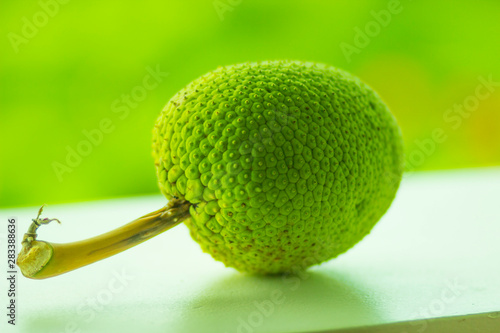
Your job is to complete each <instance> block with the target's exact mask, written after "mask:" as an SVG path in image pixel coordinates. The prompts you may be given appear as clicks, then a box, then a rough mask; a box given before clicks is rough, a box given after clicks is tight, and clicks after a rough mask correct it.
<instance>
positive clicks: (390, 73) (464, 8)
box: [0, 0, 500, 206]
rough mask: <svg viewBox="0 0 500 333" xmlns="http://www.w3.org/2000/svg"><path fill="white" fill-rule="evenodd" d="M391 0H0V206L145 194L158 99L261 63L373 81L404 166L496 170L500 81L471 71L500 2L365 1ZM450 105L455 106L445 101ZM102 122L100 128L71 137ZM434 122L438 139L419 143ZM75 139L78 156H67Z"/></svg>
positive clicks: (492, 61) (485, 58) (486, 55)
mask: <svg viewBox="0 0 500 333" xmlns="http://www.w3.org/2000/svg"><path fill="white" fill-rule="evenodd" d="M61 1H62V0H61ZM390 6H392V4H391V1H296V0H283V1H270V0H258V1H254V0H240V1H238V0H220V1H218V0H217V1H212V0H208V1H202V0H200V1H181V0H177V1H124V0H122V1H90V0H89V1H69V2H67V3H65V4H58V5H54V2H53V1H52V0H42V1H41V2H38V1H22V2H20V1H13V0H9V1H2V4H1V12H0V27H1V33H2V36H4V38H2V42H1V47H2V50H1V58H0V60H1V63H0V74H1V79H0V80H1V89H0V112H1V116H0V117H1V118H0V124H1V130H0V132H1V133H0V136H1V137H0V139H1V141H0V142H1V143H0V147H1V148H0V151H1V152H2V154H1V155H0V175H1V176H0V206H25V205H39V204H41V203H48V204H50V203H57V202H73V201H82V200H93V199H100V198H107V197H118V196H129V195H137V194H145V193H159V191H158V189H157V183H156V176H155V171H154V167H153V161H152V157H151V129H152V127H153V124H154V122H155V119H156V117H157V115H158V113H159V112H160V110H161V109H162V107H163V106H164V105H165V104H166V102H167V101H168V100H169V98H170V97H171V96H172V95H173V94H174V93H175V92H176V91H178V90H179V89H181V88H182V87H183V86H184V85H186V84H187V83H189V82H190V81H191V80H193V79H195V78H196V77H198V76H200V75H202V74H204V73H205V72H207V71H209V70H212V69H215V68H216V67H217V66H220V65H228V64H233V63H238V62H245V61H257V60H267V59H298V60H309V61H319V62H324V63H328V64H332V65H335V66H337V67H340V68H343V69H345V70H347V71H350V72H352V73H354V74H355V75H357V76H359V77H360V78H362V79H363V80H364V81H365V82H367V83H368V84H370V85H371V86H372V87H374V88H375V89H376V90H377V91H378V92H379V94H380V95H381V96H382V97H383V99H384V100H385V101H386V102H387V104H388V105H389V107H390V108H391V110H392V112H393V113H394V114H395V115H396V117H397V119H398V121H399V123H400V125H401V128H402V130H403V134H404V139H405V142H406V152H407V155H408V156H412V161H410V163H408V167H407V168H408V169H409V170H410V171H414V170H417V171H418V170H429V169H452V168H468V167H479V166H491V165H499V164H500V87H499V86H495V87H493V88H492V87H490V89H491V91H489V90H485V87H483V88H480V86H481V85H482V84H481V81H480V80H479V79H478V77H483V78H484V79H485V80H488V78H492V80H493V81H495V82H500V61H499V59H500V58H499V55H500V42H499V41H500V20H499V17H500V2H499V1H496V0H491V1H486V0H482V1H479V0H475V1H472V0H469V1H457V0H453V1H452V0H448V1H430V0H425V1H424V0H418V1H410V0H401V1H400V5H399V6H396V7H394V8H397V9H398V10H397V11H398V12H397V13H393V14H391V17H390V18H389V19H387V17H384V16H383V15H382V17H383V18H384V19H385V21H384V22H382V21H379V22H382V23H384V24H381V23H378V21H376V18H375V16H377V15H376V14H375V15H374V14H373V12H372V11H375V13H380V11H388V10H389V8H390ZM391 8H392V7H391ZM44 13H45V14H44ZM379 15H381V14H379ZM377 27H378V29H377ZM365 29H368V32H369V34H370V35H371V36H368V37H367V38H364V39H363V38H362V37H360V33H359V31H365ZM370 29H371V30H370ZM346 45H350V46H346ZM348 47H351V48H350V49H349V50H350V51H351V52H352V54H348V53H346V50H347V48H348ZM352 47H355V48H356V50H355V51H353V48H352ZM148 68H149V70H148ZM151 70H153V71H154V70H159V71H161V72H162V73H163V74H162V75H163V76H160V77H159V79H158V80H157V81H154V80H152V78H151V77H149V76H148V75H150V74H149V71H151ZM164 73H168V75H166V74H164ZM143 80H147V84H149V85H148V87H150V86H151V85H154V84H155V83H157V84H156V87H154V88H152V89H150V90H144V89H143V88H141V86H143V84H144V83H143ZM478 87H479V88H478ZM150 88H151V87H150ZM476 89H483V90H482V91H481V92H482V95H481V96H483V97H482V98H481V99H476V100H475V101H477V102H478V103H476V104H474V102H475V101H474V98H475V97H474V96H475V94H476ZM145 91H146V94H145V95H144V94H143V95H140V93H141V92H142V93H144V92H145ZM485 92H488V94H487V96H486V97H485V96H484V95H485ZM131 93H135V94H136V95H135V96H136V99H135V100H134V97H131V100H130V102H129V104H128V106H127V104H126V103H127V102H126V101H125V100H122V98H124V96H125V95H130V94H131ZM125 98H126V97H125ZM464 102H465V103H469V104H466V105H468V107H469V110H468V111H467V112H465V111H464V113H462V114H460V113H457V112H455V111H452V110H451V111H448V110H450V109H451V108H453V107H454V105H458V106H460V105H463V104H464ZM471 103H472V104H471ZM471 105H472V106H471ZM103 119H108V120H104V122H105V123H106V122H108V123H107V127H110V128H111V129H109V128H108V132H107V133H104V134H103V135H102V139H101V138H99V135H97V134H96V135H95V136H94V139H95V140H96V144H92V145H91V146H90V147H89V146H85V145H86V144H85V143H82V142H84V141H86V140H87V138H86V136H85V131H90V132H91V133H94V134H95V131H93V130H95V129H99V128H100V126H101V123H102V122H103ZM105 127H106V126H105ZM436 128H437V129H441V130H442V131H443V132H444V133H445V135H446V140H445V141H444V142H442V143H435V144H431V143H429V141H428V140H429V139H430V138H432V133H433V131H434V130H435V129H436ZM92 131H93V132H92ZM419 142H420V145H419V144H418V143H419ZM78 147H80V148H81V149H87V150H88V154H87V156H83V157H82V158H81V160H80V161H78V160H75V159H73V160H70V161H71V162H72V165H73V166H68V164H67V161H66V159H67V155H68V149H70V150H71V149H74V150H77V149H78ZM58 163H59V164H58ZM61 165H66V169H61ZM57 170H59V171H57Z"/></svg>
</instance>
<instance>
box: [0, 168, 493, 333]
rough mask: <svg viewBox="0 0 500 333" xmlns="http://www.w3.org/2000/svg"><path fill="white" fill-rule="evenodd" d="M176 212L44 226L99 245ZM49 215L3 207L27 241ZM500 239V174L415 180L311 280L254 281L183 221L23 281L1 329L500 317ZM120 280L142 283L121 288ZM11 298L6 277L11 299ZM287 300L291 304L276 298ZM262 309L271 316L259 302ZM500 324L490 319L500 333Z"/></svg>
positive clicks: (106, 213) (97, 215)
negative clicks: (34, 222)
mask: <svg viewBox="0 0 500 333" xmlns="http://www.w3.org/2000/svg"><path fill="white" fill-rule="evenodd" d="M164 204H165V200H164V199H163V198H162V197H161V196H147V197H139V198H131V199H119V200H108V201H100V202H90V203H79V204H71V205H51V206H47V207H46V208H45V212H44V215H43V216H44V217H57V218H59V219H61V221H62V222H63V224H62V225H61V226H59V225H57V224H53V225H49V226H44V227H43V228H41V230H40V232H39V239H40V240H47V241H51V242H69V241H74V240H78V239H83V238H87V237H90V236H93V235H97V234H99V233H102V232H105V231H108V230H110V229H113V228H115V227H118V226H120V225H122V224H123V223H125V222H128V221H130V220H132V219H134V218H136V217H139V216H141V215H144V214H146V213H148V212H150V211H153V210H155V209H157V208H159V207H161V206H163V205H164ZM37 210H38V207H32V208H29V209H28V208H23V209H10V210H0V218H1V221H2V225H4V226H5V223H6V221H7V217H8V216H17V217H18V218H19V222H18V229H19V230H18V238H19V241H20V240H21V238H22V234H23V233H24V231H25V230H26V229H27V227H28V225H29V224H30V220H31V219H32V218H34V217H35V216H36V212H37ZM5 231H6V227H2V229H1V231H0V232H1V233H3V236H4V237H5ZM499 240H500V168H492V169H483V170H467V171H453V172H433V173H427V174H424V173H420V174H410V175H407V176H406V177H405V179H404V181H403V184H402V186H401V188H400V190H399V193H398V196H397V198H396V200H395V202H394V203H393V205H392V207H391V209H390V211H389V212H388V213H387V214H386V215H385V216H384V217H383V219H382V220H381V221H380V222H379V223H378V224H377V226H376V227H375V228H374V230H373V231H372V233H371V234H370V235H368V236H367V237H366V238H365V239H364V240H363V241H362V242H361V243H359V244H358V245H356V246H355V247H354V248H353V249H351V250H350V251H348V252H347V253H346V254H344V255H342V256H340V257H339V258H337V259H334V260H332V261H330V262H328V263H325V264H323V265H321V266H317V267H315V268H313V269H311V270H309V273H308V275H307V276H303V277H295V278H288V279H282V278H276V277H274V278H273V277H254V276H246V275H242V274H240V273H238V272H236V271H234V270H233V269H230V268H225V267H224V266H223V265H222V264H221V263H219V262H216V261H214V260H213V259H212V258H211V257H210V256H209V255H207V254H204V253H202V252H201V249H200V248H199V246H198V244H196V243H195V242H194V241H193V240H191V238H190V237H189V234H188V231H187V228H186V227H185V226H184V225H181V226H179V227H176V228H174V229H172V230H171V231H167V232H166V233H165V234H162V235H160V236H158V237H156V238H154V239H152V240H150V241H148V242H146V243H144V244H141V245H139V246H137V247H136V248H134V249H131V250H129V251H126V252H124V253H122V254H119V255H117V256H115V257H111V258H109V259H106V260H104V261H101V262H99V263H96V264H94V265H91V266H88V267H85V268H83V269H80V270H77V271H74V272H71V273H68V274H65V275H62V276H59V277H56V278H53V279H47V280H41V281H33V280H29V279H26V278H23V277H22V276H19V286H18V289H19V292H20V296H19V298H18V303H19V306H20V309H19V317H18V323H19V325H18V326H16V327H15V328H12V327H10V326H9V327H7V325H6V323H5V322H6V320H5V319H2V326H0V327H7V328H8V329H9V331H19V332H40V333H42V332H51V333H52V332H115V331H116V332H118V331H120V332H129V331H130V332H135V331H136V330H137V329H144V328H147V329H148V332H149V331H161V332H297V331H316V330H327V329H331V330H334V329H341V328H348V327H357V326H366V325H378V324H387V323H393V322H399V321H406V320H411V319H427V318H432V317H444V316H455V315H468V314H473V313H481V312H493V311H500V241H499ZM4 241H5V238H3V239H2V248H5V242H4ZM2 253H4V250H2ZM3 258H5V255H4V256H3ZM2 267H4V265H2ZM4 271H5V269H4ZM117 273H118V274H125V275H128V276H130V277H131V278H132V280H129V281H125V282H117V281H118V280H116V278H115V277H114V276H115V274H117ZM5 290H6V284H5V281H4V282H3V284H2V291H1V293H2V300H4V299H5V296H6V295H5V292H4V291H5ZM276 293H278V294H280V295H282V296H281V299H280V300H284V301H283V302H282V303H281V304H277V303H273V302H272V299H273V297H272V296H273V295H275V294H276ZM5 302H6V301H5V300H4V301H2V304H5ZM92 302H95V305H94V307H92V305H91V304H92ZM262 302H264V303H265V304H266V305H267V306H268V308H267V310H265V311H263V310H259V306H258V305H257V303H259V304H263V303H262ZM270 304H272V305H270ZM2 317H3V318H4V316H2ZM499 317H500V316H495V315H490V316H489V317H488V318H489V320H490V321H491V323H492V324H493V325H496V327H500V319H499ZM243 323H245V324H243ZM423 323H424V324H425V325H432V321H424V322H423ZM424 324H422V322H421V323H419V324H410V323H408V324H407V325H403V326H402V327H403V330H402V331H401V332H404V331H407V332H419V330H420V331H421V329H423V328H424V327H423V325H424ZM426 329H427V328H426ZM499 331H500V329H499ZM2 332H4V330H3V329H2Z"/></svg>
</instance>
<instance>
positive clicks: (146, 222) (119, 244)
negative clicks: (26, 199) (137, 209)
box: [17, 199, 191, 279]
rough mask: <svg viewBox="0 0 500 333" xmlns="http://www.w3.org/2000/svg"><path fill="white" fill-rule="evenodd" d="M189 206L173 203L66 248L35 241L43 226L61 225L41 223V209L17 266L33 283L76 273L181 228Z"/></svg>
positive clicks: (175, 200) (181, 202) (26, 235)
mask: <svg viewBox="0 0 500 333" xmlns="http://www.w3.org/2000/svg"><path fill="white" fill-rule="evenodd" d="M190 205H191V204H190V203H189V202H187V201H184V200H177V199H172V200H170V201H169V203H168V204H167V205H166V206H165V207H163V208H161V209H159V210H157V211H154V212H152V213H149V214H147V215H144V216H143V217H140V218H138V219H136V220H134V221H132V222H130V223H128V224H126V225H124V226H122V227H119V228H117V229H115V230H112V231H110V232H107V233H104V234H102V235H99V236H96V237H92V238H88V239H85V240H81V241H77V242H72V243H65V244H56V243H49V242H45V241H38V240H36V238H37V234H36V231H37V229H38V228H39V227H40V226H41V225H42V224H48V223H50V222H51V221H57V222H59V223H60V221H59V220H58V219H48V218H44V219H41V218H40V215H41V213H42V211H43V206H42V207H41V208H40V210H39V211H38V216H37V217H36V219H33V220H32V221H33V223H32V224H31V225H30V227H29V228H28V231H27V232H26V233H25V234H24V237H23V241H22V249H21V252H20V253H19V255H18V257H17V265H18V266H19V268H20V269H21V272H22V273H23V275H24V276H26V277H28V278H31V279H45V278H49V277H53V276H57V275H60V274H63V273H66V272H69V271H72V270H75V269H77V268H80V267H83V266H86V265H89V264H92V263H94V262H96V261H99V260H102V259H105V258H108V257H111V256H112V255H115V254H117V253H120V252H122V251H125V250H127V249H129V248H131V247H133V246H135V245H138V244H140V243H142V242H144V241H146V240H148V239H150V238H152V237H154V236H156V235H159V234H161V233H162V232H164V231H166V230H168V229H170V228H172V227H174V226H176V225H178V224H180V223H181V222H183V221H184V220H185V219H187V218H189V217H190V214H189V207H190Z"/></svg>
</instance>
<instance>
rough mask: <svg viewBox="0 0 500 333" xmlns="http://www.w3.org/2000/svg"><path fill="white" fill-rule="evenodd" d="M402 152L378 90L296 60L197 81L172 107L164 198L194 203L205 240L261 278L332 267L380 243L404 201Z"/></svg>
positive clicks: (197, 232) (195, 232)
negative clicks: (379, 234)
mask: <svg viewBox="0 0 500 333" xmlns="http://www.w3.org/2000/svg"><path fill="white" fill-rule="evenodd" d="M402 147H403V144H402V138H401V133H400V130H399V128H398V126H397V123H396V121H395V119H394V117H393V116H392V115H391V113H390V112H389V110H388V109H387V107H386V106H385V104H384V103H383V102H382V101H381V99H380V98H379V97H378V95H377V94H376V93H375V92H374V91H373V90H372V89H371V88H369V87H368V86H367V85H366V84H364V83H363V82H361V81H360V80H359V79H357V78H356V77H354V76H352V75H350V74H349V73H346V72H344V71H341V70H339V69H336V68H334V67H329V66H325V65H322V64H313V63H303V62H296V61H270V62H261V63H246V64H239V65H234V66H227V67H222V68H218V69H217V70H215V71H213V72H210V73H208V74H206V75H204V76H202V77H200V78H198V79H196V80H194V81H193V82H191V83H190V84H189V85H188V86H187V87H186V88H184V89H183V90H181V91H180V92H179V93H177V94H176V95H175V96H174V97H173V98H172V99H171V100H170V101H169V102H168V104H167V105H166V106H165V108H164V109H163V111H162V113H161V114H160V116H159V118H158V120H157V123H156V126H155V129H154V139H153V150H154V152H153V155H154V158H155V163H156V170H157V175H158V180H159V186H160V189H161V191H162V193H163V194H164V195H165V196H166V197H167V198H168V199H171V198H180V199H185V200H187V201H189V202H190V203H192V204H193V205H192V206H191V208H190V213H191V218H190V219H189V220H187V221H186V224H187V226H188V227H189V230H190V233H191V236H192V237H193V239H194V240H196V241H197V242H198V243H199V244H200V245H201V247H202V249H203V250H204V251H205V252H208V253H210V254H211V255H212V257H213V258H215V259H216V260H220V261H222V262H223V263H224V264H226V265H227V266H231V267H234V268H236V269H238V270H240V271H243V272H250V273H261V274H268V273H279V272H286V271H292V270H297V269H304V268H306V267H308V266H311V265H314V264H318V263H321V262H323V261H326V260H329V259H331V258H334V257H336V256H337V255H339V254H341V253H343V252H345V251H346V250H348V249H349V248H351V247H352V246H353V245H354V244H356V243H357V242H358V241H360V240H361V239H362V238H363V237H364V236H365V235H366V234H368V233H369V232H370V230H371V229H372V227H373V226H374V225H375V223H376V222H377V221H378V220H379V219H380V217H382V215H383V214H384V213H385V212H386V211H387V209H388V208H389V206H390V204H391V202H392V200H393V198H394V196H395V194H396V191H397V188H398V186H399V182H400V180H401V177H402V172H403V148H402Z"/></svg>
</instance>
